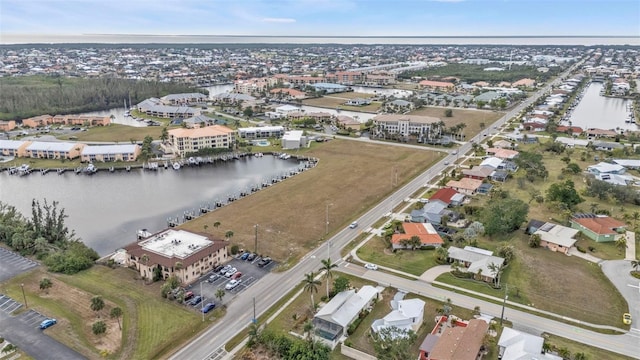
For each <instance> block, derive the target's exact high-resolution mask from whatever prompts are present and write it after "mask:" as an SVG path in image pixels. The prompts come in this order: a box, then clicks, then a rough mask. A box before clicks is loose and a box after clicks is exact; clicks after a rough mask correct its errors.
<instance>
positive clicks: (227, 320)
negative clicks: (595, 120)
mask: <svg viewBox="0 0 640 360" xmlns="http://www.w3.org/2000/svg"><path fill="white" fill-rule="evenodd" d="M577 66H579V64H576V65H574V66H572V67H571V68H570V69H568V70H567V71H565V72H564V73H563V74H561V75H560V76H559V78H563V77H564V76H566V75H568V74H569V73H570V72H571V71H572V70H573V69H574V68H575V67H577ZM550 88H551V84H548V85H547V86H545V87H544V88H542V89H540V90H539V91H537V92H536V93H535V94H534V95H533V96H531V97H529V98H528V99H526V100H525V101H524V102H523V103H521V104H520V105H518V106H516V107H514V108H513V109H511V110H510V111H509V112H508V113H506V114H505V115H504V116H503V117H501V118H500V119H498V120H497V121H496V122H495V123H494V124H492V126H491V127H495V128H499V127H501V126H502V125H504V124H505V123H506V122H507V121H508V120H509V119H511V118H513V117H514V116H516V115H518V113H519V112H520V111H521V110H523V109H524V108H526V107H527V106H529V105H530V104H532V103H533V102H534V101H535V100H536V99H537V98H538V97H540V96H542V95H543V94H544V93H547V92H549V90H550ZM489 131H492V130H491V129H485V130H484V131H483V132H481V133H480V134H478V135H476V136H474V137H473V138H471V139H468V140H469V141H468V142H467V143H465V144H463V145H462V146H461V147H460V148H458V149H457V150H458V154H457V155H452V154H449V155H447V156H446V157H444V158H443V159H442V160H440V161H439V162H438V163H436V164H435V165H434V166H432V167H431V168H430V169H428V170H427V171H425V172H424V173H423V174H421V175H419V176H418V177H416V178H415V179H413V180H412V181H410V182H409V183H408V184H406V185H405V186H403V187H402V188H399V189H398V190H397V191H396V192H395V193H393V194H392V195H390V196H389V197H387V198H386V199H384V200H382V201H381V202H380V203H378V205H376V206H374V207H373V208H371V209H370V210H369V211H367V212H366V213H365V214H364V215H362V217H360V218H359V219H358V223H359V224H360V225H359V227H358V228H356V229H349V228H345V229H342V230H341V231H339V232H338V233H337V234H336V235H335V236H333V237H332V238H331V239H329V240H328V241H327V242H326V244H327V245H321V246H320V247H318V248H316V249H314V250H312V251H311V252H310V253H309V254H307V255H306V256H305V257H304V258H303V259H302V260H301V261H300V262H299V263H298V264H296V265H295V266H294V267H292V268H291V269H290V270H289V271H287V272H284V273H279V274H274V273H271V274H268V275H266V276H265V277H264V278H263V279H262V280H261V281H259V282H257V283H256V284H253V285H252V286H251V287H249V288H248V289H246V290H245V291H244V292H243V293H242V294H240V296H238V297H237V298H236V299H235V300H234V301H233V303H231V304H230V305H229V306H228V308H227V315H226V316H225V317H224V318H223V319H221V320H220V321H219V322H218V323H216V324H214V325H212V326H211V327H210V328H209V329H207V330H206V331H205V332H204V333H203V334H202V335H200V336H199V337H197V338H196V339H194V340H193V341H192V342H190V343H189V344H187V345H186V346H185V347H184V348H182V349H180V350H179V351H178V352H176V353H175V354H174V355H173V356H172V357H171V359H207V358H209V357H210V355H211V354H213V353H214V352H218V351H219V348H220V347H222V346H224V344H225V343H226V342H227V341H229V340H230V339H231V338H232V337H233V336H235V334H237V333H238V332H240V331H241V330H242V329H244V328H245V327H246V326H248V325H249V323H250V322H251V320H252V318H253V299H254V298H255V299H256V313H257V315H258V316H260V314H262V313H263V312H264V311H266V310H267V309H269V308H270V307H271V306H272V305H273V304H275V303H276V302H277V301H278V300H279V299H281V298H282V297H283V296H285V295H286V294H287V293H288V292H289V291H290V290H291V289H292V288H293V287H294V286H296V285H297V284H299V283H300V282H301V281H302V280H303V279H304V274H306V273H309V272H312V271H318V269H319V268H320V259H326V258H327V254H329V256H330V257H331V259H333V260H334V261H335V260H337V259H339V258H341V256H340V249H341V248H343V247H344V246H345V245H347V244H348V243H349V242H350V241H351V240H352V239H353V238H354V237H355V236H356V235H357V234H358V232H359V231H361V230H362V229H368V228H370V227H371V226H372V225H373V224H374V223H375V222H376V221H377V220H378V219H380V218H381V217H383V216H384V215H385V214H387V213H389V212H390V211H391V210H392V209H393V208H394V207H395V206H396V205H397V204H399V203H400V202H401V201H403V200H404V199H406V198H408V197H410V196H411V195H412V194H413V193H415V192H416V191H417V190H419V189H420V188H422V187H424V186H425V185H426V184H428V183H429V182H431V181H432V180H433V179H434V178H435V177H437V176H439V175H440V174H441V173H442V171H443V170H444V169H446V168H447V165H445V162H447V163H453V162H454V161H455V160H456V159H457V157H458V156H459V154H465V153H466V152H468V151H469V150H471V143H472V141H475V142H480V141H481V140H482V138H484V135H485V134H488V133H489ZM425 285H426V283H425ZM438 291H440V292H442V297H445V296H446V297H450V298H453V297H454V296H457V295H455V293H453V292H450V291H446V290H438ZM479 302H480V300H476V299H473V298H465V299H464V301H463V300H462V298H460V299H458V300H457V301H456V304H457V305H460V306H465V307H468V308H470V309H473V308H474V306H476V305H477V304H478V303H479ZM487 304H489V303H487ZM487 308H488V309H487V310H489V311H491V309H490V305H487ZM511 311H512V310H509V312H511ZM514 311H515V310H514ZM514 314H517V315H516V316H515V317H513V316H509V318H510V320H512V321H514V322H515V323H521V325H523V326H530V327H535V328H537V327H543V325H544V324H547V323H548V324H551V325H548V326H546V327H545V329H546V330H545V331H548V332H550V333H554V334H557V335H559V336H563V337H566V338H570V339H577V337H576V336H574V335H576V334H578V333H579V332H584V333H585V334H587V332H586V331H585V330H582V329H578V328H576V327H574V326H570V325H565V324H562V323H558V322H553V321H551V320H548V319H545V318H541V317H538V316H534V315H530V314H526V313H521V312H514ZM521 314H525V315H526V316H524V315H521ZM556 328H557V330H556ZM588 334H589V336H591V337H592V339H588V340H585V341H586V343H589V344H591V345H593V346H598V347H602V348H606V349H609V348H612V347H613V346H612V345H610V344H612V343H613V344H617V345H620V346H622V348H626V349H634V347H633V346H632V345H633V344H629V343H633V342H635V344H636V347H635V348H636V349H638V348H639V347H640V346H638V344H640V338H634V337H633V336H632V335H624V336H619V337H612V336H604V335H602V334H598V333H591V332H589V333H588ZM582 338H585V339H586V336H583V337H582ZM614 339H618V340H614ZM625 344H626V345H625ZM625 353H626V352H625ZM639 353H640V349H639V351H635V352H632V353H631V354H634V356H637V355H636V354H639Z"/></svg>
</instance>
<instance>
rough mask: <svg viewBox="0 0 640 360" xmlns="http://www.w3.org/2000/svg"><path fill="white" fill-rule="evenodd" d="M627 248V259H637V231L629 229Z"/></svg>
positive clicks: (625, 257) (625, 256)
mask: <svg viewBox="0 0 640 360" xmlns="http://www.w3.org/2000/svg"><path fill="white" fill-rule="evenodd" d="M626 235H627V249H626V251H625V255H624V259H625V260H637V259H636V233H635V232H633V231H627V234H626Z"/></svg>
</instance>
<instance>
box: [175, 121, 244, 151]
mask: <svg viewBox="0 0 640 360" xmlns="http://www.w3.org/2000/svg"><path fill="white" fill-rule="evenodd" d="M235 134H236V131H235V130H233V129H230V128H228V127H226V126H222V125H213V126H206V127H203V128H198V129H172V130H169V139H168V141H167V142H168V144H167V145H165V150H167V151H170V152H173V153H174V154H177V155H179V156H185V155H186V154H189V153H194V152H197V151H198V150H202V149H232V148H233V145H234V144H235V140H236V137H235Z"/></svg>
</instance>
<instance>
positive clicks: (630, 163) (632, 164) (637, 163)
mask: <svg viewBox="0 0 640 360" xmlns="http://www.w3.org/2000/svg"><path fill="white" fill-rule="evenodd" d="M612 161H613V162H614V163H616V164H618V165H621V166H624V167H626V168H627V169H639V168H640V160H638V159H613V160H612Z"/></svg>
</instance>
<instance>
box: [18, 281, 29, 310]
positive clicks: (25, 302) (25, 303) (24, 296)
mask: <svg viewBox="0 0 640 360" xmlns="http://www.w3.org/2000/svg"><path fill="white" fill-rule="evenodd" d="M20 288H21V289H22V297H23V298H24V307H25V308H26V309H28V308H29V304H27V295H25V294H24V284H20Z"/></svg>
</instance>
